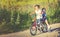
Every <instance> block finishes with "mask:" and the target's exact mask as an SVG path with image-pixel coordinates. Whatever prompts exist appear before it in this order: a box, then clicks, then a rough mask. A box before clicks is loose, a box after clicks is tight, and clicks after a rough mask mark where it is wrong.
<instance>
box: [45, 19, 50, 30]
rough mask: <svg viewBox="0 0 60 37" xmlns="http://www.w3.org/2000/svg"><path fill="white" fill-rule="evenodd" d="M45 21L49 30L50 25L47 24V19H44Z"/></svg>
mask: <svg viewBox="0 0 60 37" xmlns="http://www.w3.org/2000/svg"><path fill="white" fill-rule="evenodd" d="M45 23H46V24H47V26H48V30H49V28H50V26H49V24H48V21H47V19H46V20H45Z"/></svg>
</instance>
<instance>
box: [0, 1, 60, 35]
mask: <svg viewBox="0 0 60 37" xmlns="http://www.w3.org/2000/svg"><path fill="white" fill-rule="evenodd" d="M35 4H39V5H40V6H41V8H43V7H44V8H46V14H47V18H48V21H49V23H50V24H53V23H59V22H60V0H0V34H6V33H13V32H18V31H23V30H26V29H28V28H29V27H30V25H31V16H30V15H29V14H30V13H31V12H32V11H33V5H35Z"/></svg>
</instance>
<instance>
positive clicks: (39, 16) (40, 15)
mask: <svg viewBox="0 0 60 37" xmlns="http://www.w3.org/2000/svg"><path fill="white" fill-rule="evenodd" d="M32 14H36V17H34V19H33V21H35V20H36V22H37V24H38V25H39V24H40V20H42V21H44V22H45V23H46V24H47V26H48V30H49V28H50V26H49V24H48V21H47V18H46V9H45V8H42V10H41V9H40V5H35V6H34V12H32V13H31V15H32ZM33 28H35V27H33Z"/></svg>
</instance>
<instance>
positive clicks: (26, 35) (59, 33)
mask: <svg viewBox="0 0 60 37" xmlns="http://www.w3.org/2000/svg"><path fill="white" fill-rule="evenodd" d="M50 26H51V29H52V32H46V33H41V34H40V33H39V32H38V33H37V34H36V35H35V36H32V35H31V34H30V31H29V29H28V30H24V31H20V32H15V33H10V34H2V35H0V37H60V23H56V24H51V25H50Z"/></svg>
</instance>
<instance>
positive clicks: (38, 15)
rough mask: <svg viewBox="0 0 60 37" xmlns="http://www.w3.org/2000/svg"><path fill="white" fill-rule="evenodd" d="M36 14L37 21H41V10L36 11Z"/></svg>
mask: <svg viewBox="0 0 60 37" xmlns="http://www.w3.org/2000/svg"><path fill="white" fill-rule="evenodd" d="M35 13H36V19H40V18H42V13H41V10H40V9H39V10H35Z"/></svg>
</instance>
